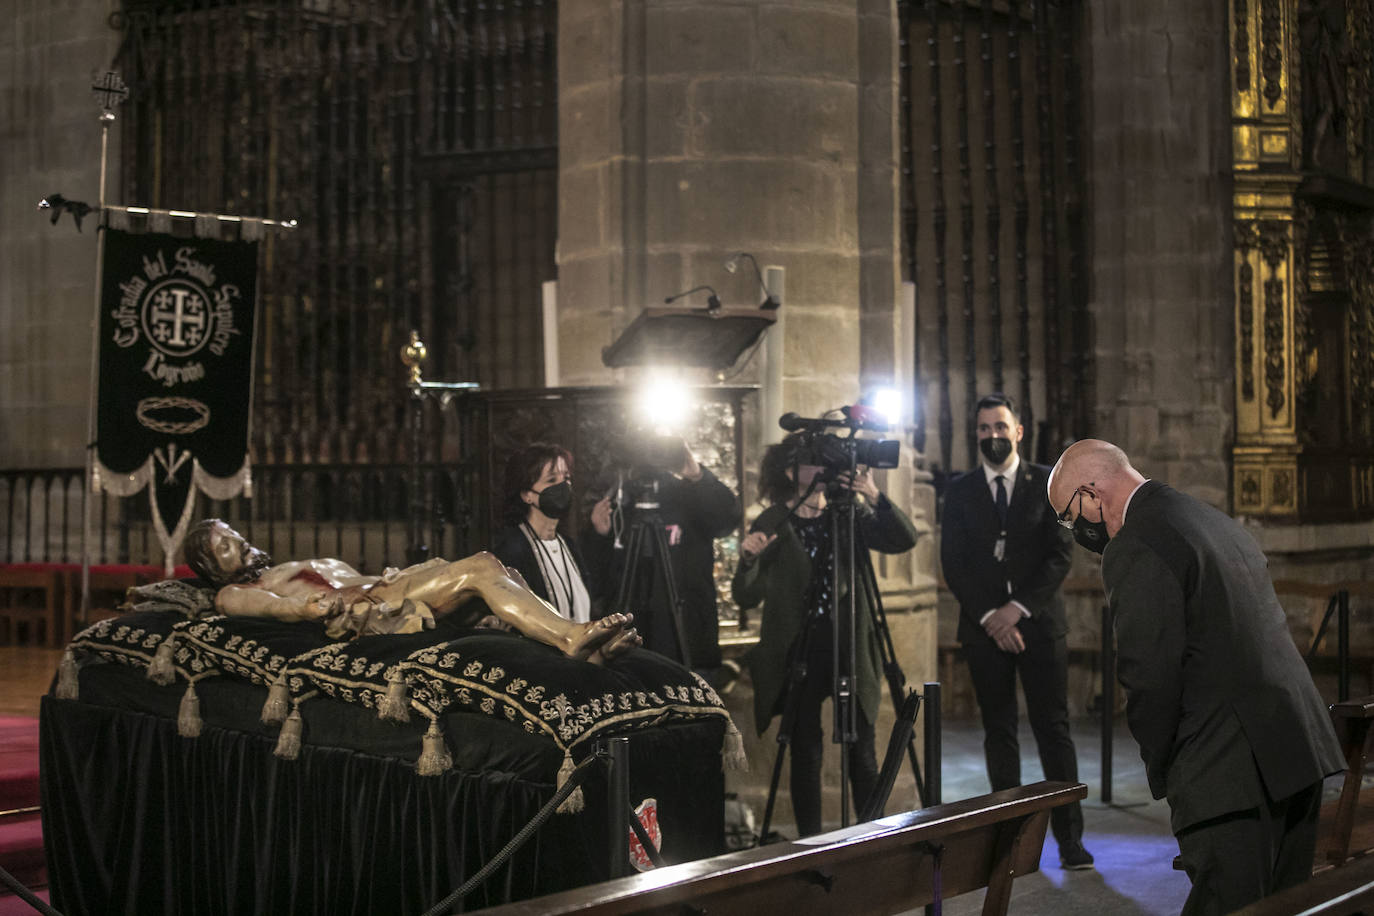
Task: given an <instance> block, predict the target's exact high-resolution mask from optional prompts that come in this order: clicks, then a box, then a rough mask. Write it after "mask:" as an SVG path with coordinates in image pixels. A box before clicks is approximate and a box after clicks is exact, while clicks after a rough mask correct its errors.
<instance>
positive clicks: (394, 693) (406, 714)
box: [377, 667, 410, 722]
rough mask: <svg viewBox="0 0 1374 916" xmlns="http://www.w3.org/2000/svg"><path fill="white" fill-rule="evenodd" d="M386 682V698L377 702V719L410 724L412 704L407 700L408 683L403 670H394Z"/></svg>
mask: <svg viewBox="0 0 1374 916" xmlns="http://www.w3.org/2000/svg"><path fill="white" fill-rule="evenodd" d="M386 681H387V687H386V696H384V697H382V698H381V699H380V700H378V701H377V718H379V719H391V720H392V721H394V722H409V721H410V703H409V702H408V701H407V700H406V681H405V677H404V676H403V675H402V674H401V669H400V668H399V667H397V668H392V669H391V673H390V674H388V675H387V676H386Z"/></svg>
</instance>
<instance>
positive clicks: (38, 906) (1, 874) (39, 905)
mask: <svg viewBox="0 0 1374 916" xmlns="http://www.w3.org/2000/svg"><path fill="white" fill-rule="evenodd" d="M0 884H3V885H5V886H6V887H8V888H9V889H10V890H12V891H14V893H15V895H16V896H18V897H19V899H20V900H22V901H24V902H25V903H27V904H28V905H29V906H31V907H33V908H34V909H35V910H37V911H38V912H40V913H42V914H43V916H62V914H61V913H59V912H58V911H57V910H54V909H53V908H52V907H50V906H48V905H47V904H46V903H44V902H43V900H42V898H41V897H35V896H34V894H33V891H31V890H29V889H28V888H27V887H25V886H24V885H22V884H20V883H19V879H18V878H16V877H15V876H14V875H12V874H10V873H9V872H7V871H5V870H4V869H3V868H0Z"/></svg>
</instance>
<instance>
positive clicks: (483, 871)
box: [424, 754, 601, 916]
mask: <svg viewBox="0 0 1374 916" xmlns="http://www.w3.org/2000/svg"><path fill="white" fill-rule="evenodd" d="M600 760H601V758H600V757H598V756H597V755H595V754H592V755H590V756H588V757H587V759H586V760H583V761H582V762H581V763H579V764H578V765H577V767H576V769H574V770H573V771H572V774H571V775H569V776H568V781H567V782H565V783H563V785H562V786H560V787H559V788H558V791H557V792H555V793H553V798H551V799H549V800H548V801H547V802H546V803H545V804H544V807H542V808H540V809H539V810H538V811H537V812H535V815H534V817H532V818H531V819H530V822H529V823H528V824H526V825H525V826H523V827H521V828H520V830H519V832H518V833H516V834H515V836H513V837H511V839H510V842H509V843H507V844H506V845H505V846H504V847H502V849H501V851H500V852H498V853H497V854H496V855H495V856H493V857H492V858H491V860H490V861H488V862H487V863H486V864H485V865H483V866H482V867H481V868H479V869H478V870H477V873H476V874H475V875H473V876H472V877H471V878H469V879H467V880H466V881H464V882H463V883H462V885H461V886H459V888H458V889H457V890H455V891H454V892H453V893H451V894H449V895H448V896H447V897H445V898H444V899H443V900H440V901H439V902H438V903H436V904H435V905H434V906H432V907H430V908H429V909H427V910H425V912H424V916H441V914H443V913H446V912H449V911H450V910H451V909H452V907H453V905H454V904H455V903H457V902H458V901H459V900H462V899H463V898H464V897H466V896H467V895H468V894H470V893H472V892H473V890H475V889H476V888H477V886H478V885H479V884H481V883H482V882H483V881H485V880H487V878H489V877H491V874H492V872H494V871H496V869H498V868H500V867H501V866H502V865H504V864H506V861H507V860H508V859H510V857H511V856H513V855H514V854H515V852H516V850H518V849H519V848H520V847H521V846H524V845H525V844H526V843H527V842H529V839H530V837H531V836H533V835H534V832H535V831H536V830H538V829H539V828H540V827H542V826H543V825H544V822H545V821H547V820H548V819H549V818H550V817H551V816H552V815H553V813H554V811H555V810H557V808H558V806H559V805H561V804H563V802H564V800H565V799H567V797H568V796H569V795H571V794H573V793H574V792H576V791H577V790H578V789H579V788H581V786H582V783H583V782H585V781H586V778H587V773H588V772H589V771H590V770H591V768H592V766H593V765H595V764H597V763H599V762H600Z"/></svg>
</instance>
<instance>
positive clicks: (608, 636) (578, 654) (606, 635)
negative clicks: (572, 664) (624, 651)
mask: <svg viewBox="0 0 1374 916" xmlns="http://www.w3.org/2000/svg"><path fill="white" fill-rule="evenodd" d="M634 619H635V617H634V615H633V614H607V615H606V616H605V617H602V618H601V619H600V620H593V621H591V622H590V623H584V624H582V625H581V627H580V628H579V629H578V630H577V631H576V632H574V633H573V634H571V635H570V636H569V637H568V641H567V645H566V646H565V647H564V650H563V651H564V652H566V653H567V654H568V656H569V657H570V658H580V659H582V660H583V661H586V660H587V659H589V658H591V656H592V654H593V653H595V652H596V651H597V650H598V649H600V648H601V647H602V646H604V645H606V643H608V642H610V641H611V640H613V639H615V638H616V637H617V636H619V635H621V634H622V633H624V632H625V629H626V628H627V627H628V626H629V625H630V624H631V623H633V622H634Z"/></svg>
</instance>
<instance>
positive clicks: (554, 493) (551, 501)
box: [539, 480, 573, 519]
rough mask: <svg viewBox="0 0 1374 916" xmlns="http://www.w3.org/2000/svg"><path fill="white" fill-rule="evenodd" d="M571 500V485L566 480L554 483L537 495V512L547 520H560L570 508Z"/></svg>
mask: <svg viewBox="0 0 1374 916" xmlns="http://www.w3.org/2000/svg"><path fill="white" fill-rule="evenodd" d="M572 499H573V492H572V484H570V483H568V482H567V481H566V480H565V481H563V482H562V483H556V484H554V485H553V486H551V487H545V488H544V490H543V492H541V493H540V494H539V511H540V512H543V513H544V514H545V515H546V516H548V517H549V518H553V519H559V518H562V517H563V516H565V515H567V514H568V510H569V509H571V508H572Z"/></svg>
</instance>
